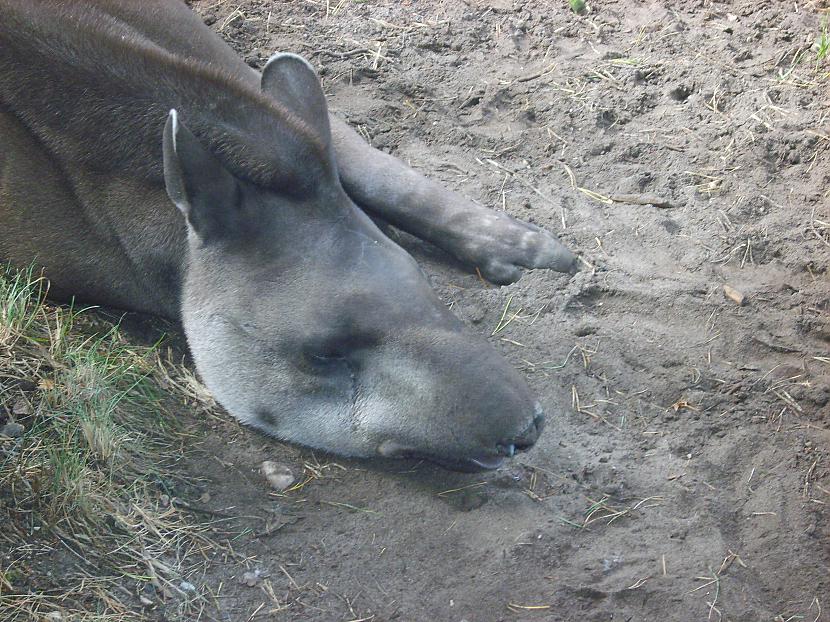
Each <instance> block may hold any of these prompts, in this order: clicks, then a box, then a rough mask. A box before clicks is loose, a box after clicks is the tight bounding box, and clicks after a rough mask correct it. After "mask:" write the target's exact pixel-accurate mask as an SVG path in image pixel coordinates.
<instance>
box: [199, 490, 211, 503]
mask: <svg viewBox="0 0 830 622" xmlns="http://www.w3.org/2000/svg"><path fill="white" fill-rule="evenodd" d="M209 502H210V493H209V492H205V493H202V496H201V497H199V503H209Z"/></svg>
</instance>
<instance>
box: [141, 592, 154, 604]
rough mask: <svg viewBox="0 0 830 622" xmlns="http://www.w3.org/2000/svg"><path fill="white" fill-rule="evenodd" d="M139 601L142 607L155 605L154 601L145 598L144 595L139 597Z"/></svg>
mask: <svg viewBox="0 0 830 622" xmlns="http://www.w3.org/2000/svg"><path fill="white" fill-rule="evenodd" d="M138 601H139V602H140V603H141V606H142V607H152V606H153V605H154V604H155V603H153V601H152V600H150V599H149V598H147V597H146V596H144V595H143V594H142V595H141V596H139V597H138Z"/></svg>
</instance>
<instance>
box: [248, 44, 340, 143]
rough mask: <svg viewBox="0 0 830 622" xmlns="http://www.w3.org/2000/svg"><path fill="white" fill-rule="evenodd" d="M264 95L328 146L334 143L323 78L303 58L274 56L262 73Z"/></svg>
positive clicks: (288, 55)
mask: <svg viewBox="0 0 830 622" xmlns="http://www.w3.org/2000/svg"><path fill="white" fill-rule="evenodd" d="M262 92H263V93H267V94H268V95H270V96H271V97H273V98H274V99H275V100H277V101H278V102H279V103H280V104H282V105H284V106H285V107H286V108H288V110H290V111H291V113H292V114H294V115H296V116H298V117H300V118H301V119H302V120H303V121H305V122H306V124H308V126H309V127H311V128H312V129H313V130H315V131H316V132H317V133H318V134H319V135H320V137H321V138H323V139H324V140H325V141H326V143H328V142H329V141H330V140H331V130H330V129H329V112H328V107H327V106H326V97H325V95H323V87H322V86H321V85H320V79H319V78H318V77H317V73H316V72H315V71H314V67H312V66H311V64H310V63H309V62H308V61H307V60H306V59H304V58H303V57H302V56H297V55H296V54H290V53H288V52H280V53H278V54H274V55H273V56H272V57H271V58H270V60H269V61H268V63H267V64H266V65H265V69H263V70H262Z"/></svg>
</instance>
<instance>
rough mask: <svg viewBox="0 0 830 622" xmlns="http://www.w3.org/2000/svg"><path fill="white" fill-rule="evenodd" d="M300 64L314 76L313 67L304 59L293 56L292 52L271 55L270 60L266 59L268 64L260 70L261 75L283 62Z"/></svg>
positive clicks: (297, 55) (315, 71) (296, 55)
mask: <svg viewBox="0 0 830 622" xmlns="http://www.w3.org/2000/svg"><path fill="white" fill-rule="evenodd" d="M287 61H289V62H300V63H302V64H303V65H305V66H306V67H308V69H310V70H311V71H312V72H314V74H315V75H316V73H317V70H316V69H314V66H313V65H312V64H311V63H310V62H308V60H306V59H305V58H304V57H302V56H300V55H299V54H294V53H293V52H277V53H276V54H273V55H271V58H269V59H268V62H267V63H265V67H263V68H262V73H265V72H267V71H268V68H269V67H273V66H275V65H278V64H282V63H284V62H287Z"/></svg>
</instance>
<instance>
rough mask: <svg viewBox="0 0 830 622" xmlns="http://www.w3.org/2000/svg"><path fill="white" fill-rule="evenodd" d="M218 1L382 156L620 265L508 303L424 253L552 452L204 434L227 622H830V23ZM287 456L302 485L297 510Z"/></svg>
mask: <svg viewBox="0 0 830 622" xmlns="http://www.w3.org/2000/svg"><path fill="white" fill-rule="evenodd" d="M193 6H194V8H195V9H196V10H197V11H198V12H200V13H201V14H202V15H203V16H204V18H205V21H206V22H207V23H208V24H210V25H211V26H212V27H213V28H215V29H216V30H217V31H219V32H220V33H221V34H222V35H223V36H224V37H225V38H226V39H227V40H228V41H229V42H230V43H231V45H233V46H234V47H235V48H236V49H237V50H238V51H239V52H240V53H241V54H242V55H243V56H244V57H245V58H246V60H247V61H248V62H249V63H250V64H251V65H253V66H261V65H262V64H264V62H265V61H266V60H267V58H268V57H269V56H270V54H271V53H273V52H274V51H276V50H289V51H295V52H299V53H301V54H303V55H305V56H306V57H307V58H308V59H310V60H311V61H312V63H313V64H314V65H315V66H316V67H318V68H319V70H320V73H321V76H322V78H323V82H324V87H325V90H326V92H327V94H328V95H329V97H330V105H331V107H332V109H333V110H335V111H336V112H337V113H338V114H340V115H342V116H343V117H345V118H346V119H347V120H348V121H349V122H351V123H352V124H353V125H354V126H356V127H357V128H359V130H360V131H361V132H362V133H363V134H364V135H365V136H366V137H367V139H369V140H370V141H371V143H372V144H373V145H375V146H376V147H378V148H380V149H383V150H386V151H389V152H392V153H394V154H396V155H397V156H398V157H400V158H402V159H404V160H406V161H408V162H410V163H411V165H412V166H414V167H416V168H418V169H419V170H422V171H424V172H426V173H427V174H429V175H431V176H433V177H435V178H437V179H439V180H441V181H442V182H443V183H445V184H447V185H448V186H450V187H453V188H455V189H458V190H460V191H462V192H463V193H465V194H466V195H467V196H469V197H471V198H472V199H474V200H476V201H479V202H481V203H483V204H485V205H488V206H491V207H492V208H493V209H505V210H507V211H508V212H510V213H512V214H514V215H516V216H518V217H520V218H523V219H526V220H530V221H533V222H535V223H538V224H540V225H543V226H545V227H547V228H548V229H550V230H551V231H554V232H556V233H557V234H558V235H559V236H561V239H562V240H563V241H564V242H566V243H567V244H568V245H569V246H570V247H571V248H572V249H574V250H575V251H577V252H579V253H580V254H581V255H582V256H583V257H584V258H585V260H586V262H588V263H589V264H591V265H592V266H593V268H587V267H586V269H585V270H583V271H582V272H581V273H579V274H578V275H576V276H574V277H569V276H567V275H560V274H555V273H550V272H535V273H531V274H527V275H525V277H524V278H523V279H522V280H521V281H520V282H519V283H517V284H515V285H513V286H510V287H504V288H498V287H492V286H488V285H487V284H485V283H482V282H481V281H480V280H479V278H478V277H477V276H476V275H474V274H469V273H467V272H466V271H464V270H462V269H460V268H459V267H458V266H456V265H453V263H452V262H451V261H449V260H448V259H447V258H446V257H444V256H443V255H442V254H441V253H440V252H439V251H437V250H435V249H433V248H428V247H427V246H426V245H424V244H421V243H418V242H416V241H413V240H411V239H410V238H408V237H406V236H402V237H401V240H402V243H404V244H405V245H406V246H407V247H408V248H410V249H411V250H412V252H413V253H414V254H415V255H416V257H417V258H418V259H419V261H421V263H422V264H423V265H425V266H426V269H427V271H428V272H429V274H430V277H431V278H432V281H433V283H434V285H435V287H436V288H437V290H438V291H439V292H440V294H441V295H442V297H443V298H444V299H445V300H446V301H447V303H449V304H452V308H453V310H454V311H455V312H456V313H457V314H458V315H459V316H461V317H462V318H463V319H464V320H465V321H466V322H468V323H469V324H471V325H472V326H473V327H474V329H475V330H478V331H479V332H481V333H483V334H486V335H490V336H491V339H492V341H493V342H494V343H496V345H497V346H498V347H499V348H500V349H501V350H502V351H503V352H504V355H505V356H507V357H508V358H509V359H510V360H511V361H512V362H513V363H514V364H515V365H516V366H517V367H518V368H520V369H521V370H523V372H524V373H525V374H526V376H527V378H528V380H529V382H530V383H531V385H532V387H533V388H534V390H535V391H536V392H538V394H539V396H540V398H541V400H542V402H543V404H544V406H545V407H546V410H547V411H548V413H549V424H548V427H547V430H546V432H545V434H544V435H543V438H542V439H541V441H540V443H539V445H538V446H537V447H536V448H535V449H534V450H533V451H531V452H529V453H527V454H524V455H522V456H520V457H519V458H518V459H516V460H514V461H513V462H512V463H511V464H509V465H508V466H506V467H504V468H503V469H500V470H499V471H497V472H494V473H489V474H484V475H481V474H478V475H461V474H453V473H448V472H446V471H443V470H440V469H438V468H434V467H431V466H428V465H423V464H421V465H418V464H403V463H397V462H391V463H386V464H366V463H360V462H350V461H345V460H340V459H335V458H331V457H325V456H320V455H316V456H315V455H313V454H311V453H310V452H308V451H304V450H301V449H297V448H292V447H287V446H282V445H279V444H276V443H274V442H271V441H269V440H267V439H266V438H264V437H262V436H260V435H258V434H256V433H253V432H251V431H249V430H246V429H243V428H241V427H239V426H238V425H236V424H234V423H233V422H230V421H228V420H227V418H220V419H218V420H217V419H213V418H210V419H206V420H205V423H204V426H203V427H204V429H203V430H202V432H205V433H207V439H208V440H206V441H204V442H203V443H202V444H201V445H198V446H197V447H196V448H195V449H194V453H193V457H192V458H191V459H190V461H189V463H188V465H187V467H186V469H187V470H188V472H190V473H192V474H197V475H201V476H202V477H203V478H204V487H203V489H201V490H198V491H196V492H194V494H197V493H207V495H202V497H201V498H202V501H203V502H205V503H204V505H205V507H206V508H207V509H208V510H210V511H212V512H215V513H216V515H217V516H223V517H233V518H234V520H235V521H236V524H239V525H242V526H243V527H245V528H246V530H245V531H244V533H243V535H242V536H239V537H236V538H235V539H233V540H232V541H231V543H230V544H231V545H232V547H233V550H234V551H235V553H236V555H234V556H230V557H226V558H224V559H218V558H217V559H216V560H214V562H213V563H212V564H211V565H210V566H209V569H208V572H207V574H206V575H204V576H196V577H193V578H190V579H189V580H190V582H191V583H194V584H198V585H205V586H209V587H210V590H211V591H212V592H214V593H216V594H218V598H217V599H216V601H215V602H216V606H217V607H218V609H219V612H218V613H217V612H216V611H214V612H212V613H210V612H208V615H210V616H211V617H215V618H218V619H224V620H230V621H238V620H241V621H245V620H256V619H274V620H297V621H300V620H302V621H311V620H320V621H332V620H344V621H345V620H355V621H356V620H363V621H369V620H372V621H373V622H381V621H386V620H413V621H420V620H447V621H452V622H462V621H467V622H492V621H497V620H517V621H518V620H626V621H627V620H647V621H657V620H660V621H674V620H678V621H689V620H709V621H712V620H714V621H720V620H732V621H744V622H754V621H760V620H769V621H773V620H775V621H787V620H807V621H811V622H812V621H820V620H830V613H828V612H830V521H828V517H830V512H829V511H828V510H829V508H828V503H830V456H829V455H828V451H829V450H830V406H828V401H830V319H828V307H830V287H828V281H827V279H828V273H827V271H828V250H830V248H828V247H830V243H829V242H830V224H828V223H830V205H829V204H828V199H827V196H826V194H827V191H828V189H830V164H828V144H830V136H828V133H830V128H828V119H827V117H828V113H827V110H828V96H827V87H828V84H830V81H829V80H830V78H828V76H827V73H826V72H827V71H828V66H827V65H826V64H825V61H824V60H822V59H819V58H818V56H820V50H819V49H818V48H817V47H816V46H815V42H816V39H817V37H819V36H820V33H821V31H822V27H821V18H822V9H821V7H820V6H816V5H815V4H814V3H806V4H805V3H802V2H777V1H770V0H753V1H751V2H750V1H744V2H710V1H709V0H687V1H684V0H678V1H676V2H664V3H655V2H628V1H623V0H619V1H616V0H597V1H596V2H593V3H591V5H590V12H589V13H587V14H586V15H582V16H577V15H575V14H574V13H573V12H571V11H570V9H569V8H568V4H567V2H565V1H564V0H562V1H556V2H539V1H527V2H525V1H522V0H516V1H511V0H443V1H442V0H418V1H417V2H416V1H399V2H395V1H391V0H368V1H363V2H357V1H353V2H348V1H347V0H342V1H336V0H330V1H328V0H319V1H311V0H307V1H299V0H298V1H294V2H274V1H266V0H223V1H221V2H217V0H204V1H198V2H194V3H193ZM725 286H729V287H731V288H733V289H734V290H737V293H735V292H732V297H730V296H728V295H726V294H725V291H724V287H725ZM741 297H743V301H742V304H738V302H737V300H740V298H741ZM505 309H506V312H505ZM511 318H512V321H510V322H509V323H508V324H507V325H506V326H503V325H504V324H505V321H506V320H510V319H511ZM500 319H501V320H502V321H501V322H500ZM497 327H501V329H500V330H496V329H497ZM200 433H201V432H200ZM264 459H270V460H276V461H278V462H281V463H285V464H287V465H289V466H290V467H291V469H292V470H293V471H294V473H295V474H296V475H297V476H298V478H299V481H300V482H301V483H303V482H307V483H305V485H304V486H302V487H300V488H298V489H296V490H293V491H291V492H289V493H287V494H284V495H278V494H276V493H273V492H270V489H269V487H268V485H267V483H266V482H265V480H264V479H263V477H262V475H261V474H260V473H259V471H258V468H259V464H260V462H261V461H262V460H264ZM246 573H247V574H246ZM217 590H218V592H217ZM158 614H159V615H162V616H163V615H164V614H163V612H158Z"/></svg>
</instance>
